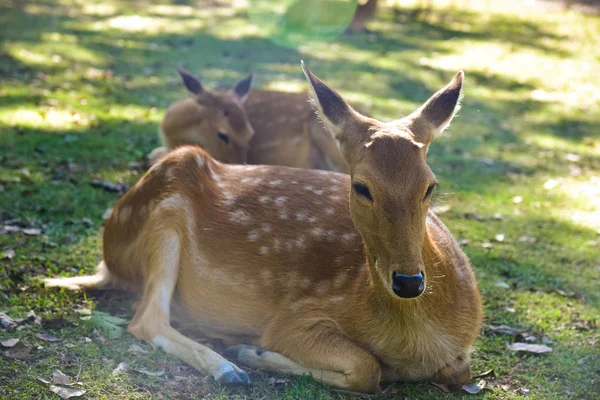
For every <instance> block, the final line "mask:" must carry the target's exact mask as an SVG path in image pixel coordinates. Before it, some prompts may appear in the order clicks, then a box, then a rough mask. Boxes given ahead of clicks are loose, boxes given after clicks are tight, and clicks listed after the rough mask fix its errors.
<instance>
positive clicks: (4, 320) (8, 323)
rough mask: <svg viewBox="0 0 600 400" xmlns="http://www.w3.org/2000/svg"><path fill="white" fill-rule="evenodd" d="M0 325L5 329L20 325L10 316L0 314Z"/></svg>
mask: <svg viewBox="0 0 600 400" xmlns="http://www.w3.org/2000/svg"><path fill="white" fill-rule="evenodd" d="M0 325H2V327H4V328H14V327H16V326H17V325H18V324H17V322H16V321H15V320H14V319H12V318H11V317H9V316H8V314H6V313H3V312H0Z"/></svg>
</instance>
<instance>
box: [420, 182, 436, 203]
mask: <svg viewBox="0 0 600 400" xmlns="http://www.w3.org/2000/svg"><path fill="white" fill-rule="evenodd" d="M436 186H437V183H432V184H431V185H429V187H428V188H427V192H426V193H425V197H424V198H423V201H426V200H427V199H428V198H429V197H431V194H432V193H433V190H434V189H435V187H436Z"/></svg>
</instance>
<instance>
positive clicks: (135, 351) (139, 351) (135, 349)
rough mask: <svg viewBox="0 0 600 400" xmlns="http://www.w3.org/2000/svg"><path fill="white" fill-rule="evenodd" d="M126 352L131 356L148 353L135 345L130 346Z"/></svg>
mask: <svg viewBox="0 0 600 400" xmlns="http://www.w3.org/2000/svg"><path fill="white" fill-rule="evenodd" d="M127 351H128V352H130V353H131V354H146V353H148V351H146V350H144V349H143V348H142V347H140V346H139V345H137V344H135V343H134V344H132V345H131V346H129V349H128V350H127Z"/></svg>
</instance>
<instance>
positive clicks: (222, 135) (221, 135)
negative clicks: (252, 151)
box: [218, 132, 229, 144]
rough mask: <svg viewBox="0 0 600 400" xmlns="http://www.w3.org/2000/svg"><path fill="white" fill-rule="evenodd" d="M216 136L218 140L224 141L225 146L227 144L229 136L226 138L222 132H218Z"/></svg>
mask: <svg viewBox="0 0 600 400" xmlns="http://www.w3.org/2000/svg"><path fill="white" fill-rule="evenodd" d="M218 136H219V139H221V140H222V141H224V142H225V143H226V144H229V136H227V134H225V133H223V132H219V133H218Z"/></svg>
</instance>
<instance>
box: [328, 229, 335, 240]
mask: <svg viewBox="0 0 600 400" xmlns="http://www.w3.org/2000/svg"><path fill="white" fill-rule="evenodd" d="M335 238H336V233H335V231H334V230H333V229H330V230H328V231H327V239H329V240H334V239H335Z"/></svg>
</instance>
